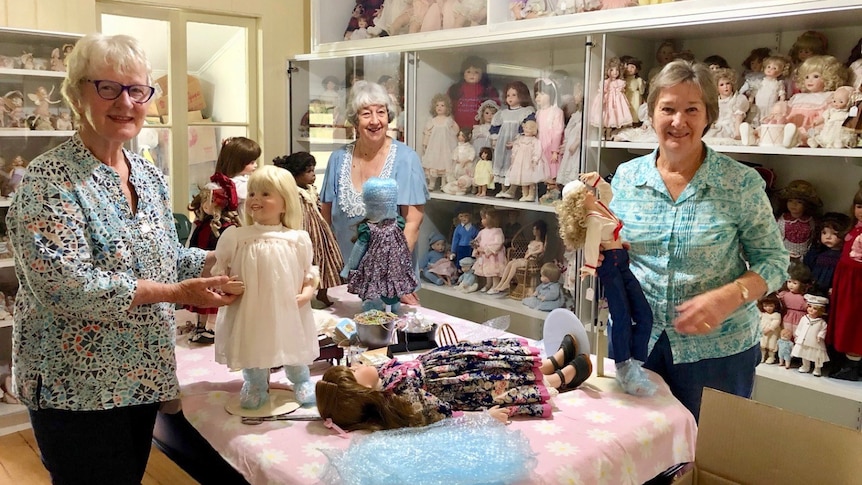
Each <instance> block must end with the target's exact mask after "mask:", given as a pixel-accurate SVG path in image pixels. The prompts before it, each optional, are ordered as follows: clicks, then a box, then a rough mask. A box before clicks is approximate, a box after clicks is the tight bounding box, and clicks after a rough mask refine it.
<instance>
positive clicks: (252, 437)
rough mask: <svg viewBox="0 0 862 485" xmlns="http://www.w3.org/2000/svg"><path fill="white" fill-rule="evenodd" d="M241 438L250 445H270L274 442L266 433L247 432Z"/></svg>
mask: <svg viewBox="0 0 862 485" xmlns="http://www.w3.org/2000/svg"><path fill="white" fill-rule="evenodd" d="M239 440H240V441H242V442H244V443H248V444H249V445H268V444H270V443H272V439H271V438H270V437H269V436H267V435H265V434H246V435H243V436H240V437H239Z"/></svg>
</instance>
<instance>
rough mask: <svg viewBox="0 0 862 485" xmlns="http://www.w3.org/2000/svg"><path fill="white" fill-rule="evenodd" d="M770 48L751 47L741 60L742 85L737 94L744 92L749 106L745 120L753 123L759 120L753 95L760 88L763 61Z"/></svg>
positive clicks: (769, 52) (768, 54)
mask: <svg viewBox="0 0 862 485" xmlns="http://www.w3.org/2000/svg"><path fill="white" fill-rule="evenodd" d="M771 53H772V50H771V49H770V48H769V47H758V48H756V49H752V50H751V53H750V54H748V57H746V58H745V60H744V61H742V67H743V68H745V69H744V70H743V71H742V78H741V79H740V82H741V83H742V87H740V88H739V94H744V95H745V96H746V97H747V98H748V102H749V103H750V105H751V107H750V108H749V110H748V116H747V117H746V119H745V120H746V121H748V122H749V123H755V126H756V123H757V122H756V121H755V120H757V121H759V120H760V113H759V112H758V111H757V104H755V102H754V97H755V96H756V95H757V91H759V90H760V84H761V83H762V82H763V78H764V74H763V61H764V60H765V59H766V58H767V57H769V56H770V54H771Z"/></svg>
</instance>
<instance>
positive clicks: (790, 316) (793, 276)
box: [778, 263, 811, 333]
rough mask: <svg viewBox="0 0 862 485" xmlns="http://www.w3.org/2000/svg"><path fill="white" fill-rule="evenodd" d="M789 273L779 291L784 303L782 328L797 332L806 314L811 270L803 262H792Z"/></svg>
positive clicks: (779, 296)
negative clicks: (806, 295)
mask: <svg viewBox="0 0 862 485" xmlns="http://www.w3.org/2000/svg"><path fill="white" fill-rule="evenodd" d="M787 273H788V279H787V281H786V282H785V283H784V287H783V288H782V289H781V290H779V291H778V298H779V299H780V300H781V304H782V305H784V317H783V318H782V319H781V328H786V329H788V330H790V331H791V332H792V333H795V332H796V326H797V325H799V320H801V319H802V317H804V316H805V309H806V303H805V292H807V291H808V289H809V288H810V287H811V272H810V271H808V268H806V267H805V265H803V264H802V263H792V264H791V265H790V268H788V270H787Z"/></svg>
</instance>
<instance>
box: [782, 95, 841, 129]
mask: <svg viewBox="0 0 862 485" xmlns="http://www.w3.org/2000/svg"><path fill="white" fill-rule="evenodd" d="M831 95H832V91H824V92H822V93H799V94H794V95H793V97H792V98H790V101H788V102H787V104H788V106H790V113H788V114H787V122H788V123H793V124H794V125H796V128H797V129H798V130H801V131H803V132H807V131H808V130H809V129H810V128H814V125H815V124H817V123H819V122H821V121H823V119H822V117H821V115H822V114H823V111H825V110H826V108H827V107H828V106H829V97H830V96H831Z"/></svg>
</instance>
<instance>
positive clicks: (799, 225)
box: [777, 180, 823, 259]
mask: <svg viewBox="0 0 862 485" xmlns="http://www.w3.org/2000/svg"><path fill="white" fill-rule="evenodd" d="M778 201H779V207H783V208H784V209H785V211H784V212H783V213H782V214H781V215H780V216H778V219H777V222H778V229H779V231H780V232H781V237H782V239H783V240H784V247H786V248H787V250H788V251H790V258H791V259H801V258H802V257H803V256H805V253H807V252H808V249H809V248H810V247H811V241H812V239H813V237H814V216H815V215H816V212H817V211H818V210H819V209H820V207H822V206H823V202H822V201H821V200H820V197H819V196H818V195H817V191H816V190H815V189H814V186H813V185H811V183H810V182H808V181H805V180H794V181H792V182H790V183H789V184H787V187H785V188H783V189H781V190H780V191H778Z"/></svg>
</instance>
